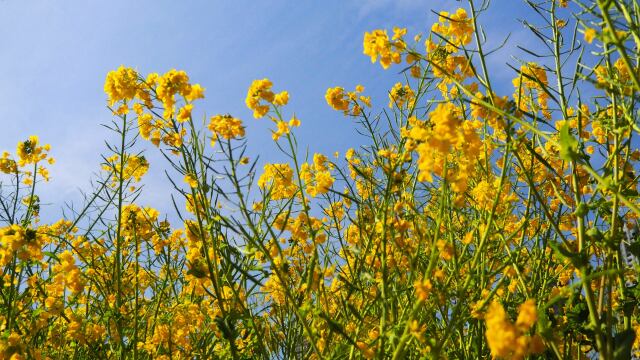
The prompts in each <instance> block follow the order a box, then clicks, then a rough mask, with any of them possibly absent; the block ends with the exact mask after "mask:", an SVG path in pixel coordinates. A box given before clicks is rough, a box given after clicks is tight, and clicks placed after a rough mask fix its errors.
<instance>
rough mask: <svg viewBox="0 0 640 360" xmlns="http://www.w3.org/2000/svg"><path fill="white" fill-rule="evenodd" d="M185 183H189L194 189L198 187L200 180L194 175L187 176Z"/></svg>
mask: <svg viewBox="0 0 640 360" xmlns="http://www.w3.org/2000/svg"><path fill="white" fill-rule="evenodd" d="M184 182H185V183H187V184H188V185H189V186H190V187H192V188H195V187H198V180H197V179H196V177H195V176H194V175H193V174H187V175H185V176H184Z"/></svg>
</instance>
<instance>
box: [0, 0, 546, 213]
mask: <svg viewBox="0 0 640 360" xmlns="http://www.w3.org/2000/svg"><path fill="white" fill-rule="evenodd" d="M494 3H495V4H494V5H495V6H493V8H492V9H491V10H490V11H489V12H488V13H486V14H484V15H483V18H481V20H480V21H481V22H482V23H483V24H484V25H485V27H486V31H487V33H488V37H489V39H491V40H490V41H491V42H492V43H490V45H491V44H493V45H495V44H497V43H499V42H500V41H501V40H502V39H503V38H504V37H505V36H506V35H507V34H508V33H512V36H511V40H510V42H509V44H508V46H507V47H505V48H504V49H503V50H501V51H500V52H498V53H496V54H495V55H493V56H492V57H491V58H490V61H489V62H490V67H491V68H492V69H493V70H494V71H493V81H494V82H497V83H502V84H503V85H504V93H503V94H510V93H511V91H512V89H511V88H510V86H511V85H510V79H511V78H512V77H513V72H512V70H510V69H508V68H507V67H506V66H505V63H506V62H507V61H509V55H511V54H517V52H516V51H515V45H523V46H527V45H528V43H529V42H532V41H534V40H533V39H531V36H530V35H529V34H528V33H527V32H526V31H525V30H524V29H523V28H522V25H521V24H520V23H518V21H517V20H516V18H518V17H519V18H524V17H526V16H527V15H528V14H527V10H526V9H525V6H524V4H523V3H521V2H519V1H503V0H496V1H494ZM465 5H466V2H458V1H451V0H449V1H445V0H430V1H417V0H415V1H414V0H375V1H374V0H334V1H204V0H203V1H164V0H155V1H151V0H146V1H121V0H118V1H109V2H102V1H76V0H73V1H72V0H68V1H48V0H30V1H17V0H2V1H0V34H2V38H1V40H0V53H1V54H2V56H1V57H0V78H1V79H2V81H1V82H0V124H2V134H1V135H0V150H5V149H6V150H10V151H12V152H13V151H15V145H16V143H17V142H18V141H20V140H23V139H25V138H26V137H27V136H29V135H31V134H37V135H39V136H40V138H41V140H42V141H43V142H46V143H50V144H51V146H52V155H53V156H54V157H55V158H56V159H57V163H56V164H55V165H54V166H52V167H51V175H52V178H53V179H52V181H51V182H50V183H48V184H43V185H44V186H42V187H41V188H40V193H41V198H42V201H43V203H49V204H51V205H50V206H49V207H48V209H47V208H45V210H44V211H45V212H52V213H54V214H57V213H58V209H59V208H60V206H62V204H63V203H64V202H65V201H72V200H76V201H77V200H78V199H79V196H78V195H79V190H78V189H84V190H89V189H90V188H89V181H90V179H91V178H92V176H93V175H92V173H94V172H96V171H98V170H99V168H100V166H99V164H100V157H99V156H100V155H99V154H101V153H103V152H105V150H106V149H105V146H104V139H105V138H107V137H108V136H109V135H110V134H109V132H108V130H106V129H105V128H104V127H102V126H100V124H104V123H108V122H110V120H111V115H110V112H109V111H108V110H107V109H106V107H105V106H106V101H105V99H106V95H105V94H104V93H103V84H104V77H105V75H106V73H107V72H108V71H110V70H112V69H115V68H117V67H118V66H119V65H121V64H124V65H126V66H132V67H134V68H136V69H137V70H138V71H140V72H141V73H145V74H146V73H148V72H159V73H162V72H165V71H167V70H169V69H171V68H176V69H183V70H186V71H187V73H188V74H189V75H190V77H191V79H192V81H193V82H197V83H200V84H202V85H203V86H204V87H205V88H206V93H205V95H206V99H205V100H203V101H200V103H199V105H196V110H195V111H194V114H195V115H196V116H198V115H199V116H202V115H204V114H206V115H208V116H209V115H214V114H217V113H231V114H233V115H235V116H237V117H240V118H241V119H243V120H244V122H245V124H246V125H247V138H248V140H249V144H250V150H253V153H254V154H256V153H259V154H260V155H261V157H262V158H263V159H264V160H269V161H278V160H280V161H284V157H283V156H281V155H279V154H278V153H277V150H276V147H275V146H274V145H273V142H272V140H271V137H270V133H269V131H268V130H267V128H268V126H269V125H270V124H269V123H268V121H266V120H262V121H260V120H255V119H253V118H252V116H251V112H250V111H249V110H248V109H246V107H245V105H244V98H245V95H246V91H247V88H248V86H249V84H250V83H251V81H252V80H254V79H258V78H264V77H268V78H270V79H271V80H272V81H273V83H274V89H275V90H276V91H279V90H288V91H289V93H290V94H291V101H290V104H289V105H288V107H287V108H288V110H289V112H290V113H289V114H292V113H295V114H296V115H297V116H298V117H299V118H300V119H301V121H302V127H301V128H299V129H298V131H297V135H298V138H299V142H300V144H303V145H304V146H308V149H309V151H310V152H314V151H321V152H325V153H333V152H334V151H340V152H341V153H343V152H344V150H346V149H347V148H349V147H351V146H354V145H357V144H358V141H359V140H358V139H357V136H358V135H357V133H356V132H355V129H354V126H353V123H352V122H351V121H350V120H349V119H347V118H344V117H343V116H342V115H341V114H340V113H337V112H335V111H333V110H331V109H330V108H329V107H328V106H327V105H326V102H325V100H324V93H325V91H326V89H327V88H328V87H332V86H338V85H340V86H344V87H345V88H348V89H352V88H353V87H354V86H355V85H356V84H359V83H360V84H362V85H364V86H365V87H366V89H367V90H366V92H367V93H368V94H369V95H372V97H373V99H374V108H378V109H381V108H383V107H385V106H386V104H387V102H388V100H387V90H388V89H389V88H390V87H391V86H392V85H393V84H394V83H395V82H396V81H400V80H401V77H399V76H398V75H397V71H398V70H399V67H396V68H392V69H390V70H387V71H383V70H382V68H381V67H380V66H379V65H378V64H371V62H370V60H369V58H368V57H366V56H364V55H363V54H362V37H363V34H364V32H365V31H371V30H373V29H377V28H385V29H389V30H390V29H391V27H392V26H404V27H407V28H408V29H409V35H410V36H409V38H411V37H412V36H413V35H414V34H415V33H417V32H422V33H425V34H427V33H428V31H429V29H430V26H431V24H432V23H433V22H434V21H435V20H436V17H435V15H434V14H433V13H431V11H430V10H431V9H434V10H450V11H451V10H454V9H455V8H457V7H459V6H465ZM511 62H512V63H513V61H511ZM148 145H149V146H147V150H146V154H145V155H146V156H147V157H148V158H149V159H150V161H151V169H150V174H149V176H147V177H146V179H145V186H146V192H145V194H144V196H143V198H142V199H141V202H143V203H144V204H149V205H152V206H156V207H158V208H160V209H165V210H169V209H170V208H171V205H170V204H169V203H168V202H167V199H166V189H167V186H168V183H167V182H166V181H165V180H164V179H163V177H164V175H163V172H162V171H163V169H164V168H165V167H166V163H165V161H164V160H163V159H162V158H161V157H160V156H159V154H158V152H157V151H156V149H154V148H153V147H152V146H150V144H148ZM303 150H304V149H303ZM45 217H46V215H45ZM54 217H55V215H54Z"/></svg>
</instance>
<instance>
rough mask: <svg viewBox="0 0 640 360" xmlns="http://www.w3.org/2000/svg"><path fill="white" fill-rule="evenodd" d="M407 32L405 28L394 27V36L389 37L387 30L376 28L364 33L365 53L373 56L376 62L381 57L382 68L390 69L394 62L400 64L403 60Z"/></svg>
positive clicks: (373, 61) (372, 60) (372, 59)
mask: <svg viewBox="0 0 640 360" xmlns="http://www.w3.org/2000/svg"><path fill="white" fill-rule="evenodd" d="M406 33H407V29H405V28H393V36H392V37H391V39H389V35H388V34H387V31H386V30H374V31H372V32H371V33H368V32H367V33H365V34H364V41H363V47H364V54H365V55H367V56H369V57H371V62H372V63H375V62H376V61H377V60H378V57H379V58H380V65H382V68H384V69H388V68H389V66H390V65H391V64H392V63H395V64H399V63H400V62H401V61H402V53H403V52H404V51H405V49H406V47H407V44H406V43H405V42H404V40H403V37H404V35H405V34H406Z"/></svg>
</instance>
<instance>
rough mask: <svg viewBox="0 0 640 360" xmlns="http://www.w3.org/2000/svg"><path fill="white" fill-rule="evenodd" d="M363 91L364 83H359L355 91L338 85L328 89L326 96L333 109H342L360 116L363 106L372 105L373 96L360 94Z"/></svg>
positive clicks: (349, 113)
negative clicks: (346, 89)
mask: <svg viewBox="0 0 640 360" xmlns="http://www.w3.org/2000/svg"><path fill="white" fill-rule="evenodd" d="M363 91H364V86H362V85H357V86H356V88H355V91H349V92H345V90H344V88H342V87H340V86H336V87H333V88H329V89H327V92H326V93H325V96H324V98H325V100H327V104H329V106H331V108H332V109H334V110H337V111H342V112H343V113H344V114H345V115H352V116H358V115H360V114H361V113H362V107H363V106H366V107H371V97H369V96H364V95H359V94H361V93H362V92H363Z"/></svg>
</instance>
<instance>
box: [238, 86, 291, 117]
mask: <svg viewBox="0 0 640 360" xmlns="http://www.w3.org/2000/svg"><path fill="white" fill-rule="evenodd" d="M272 86H273V83H272V82H271V80H269V79H262V80H254V81H253V82H252V83H251V86H249V90H248V91H247V98H246V99H245V104H246V105H247V107H248V108H249V109H251V110H253V117H255V118H256V119H259V118H261V117H263V116H265V115H266V114H267V112H269V105H265V104H264V103H263V102H262V101H266V102H267V103H273V101H274V99H275V95H274V94H273V91H271V87H272ZM287 99H288V94H287Z"/></svg>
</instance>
